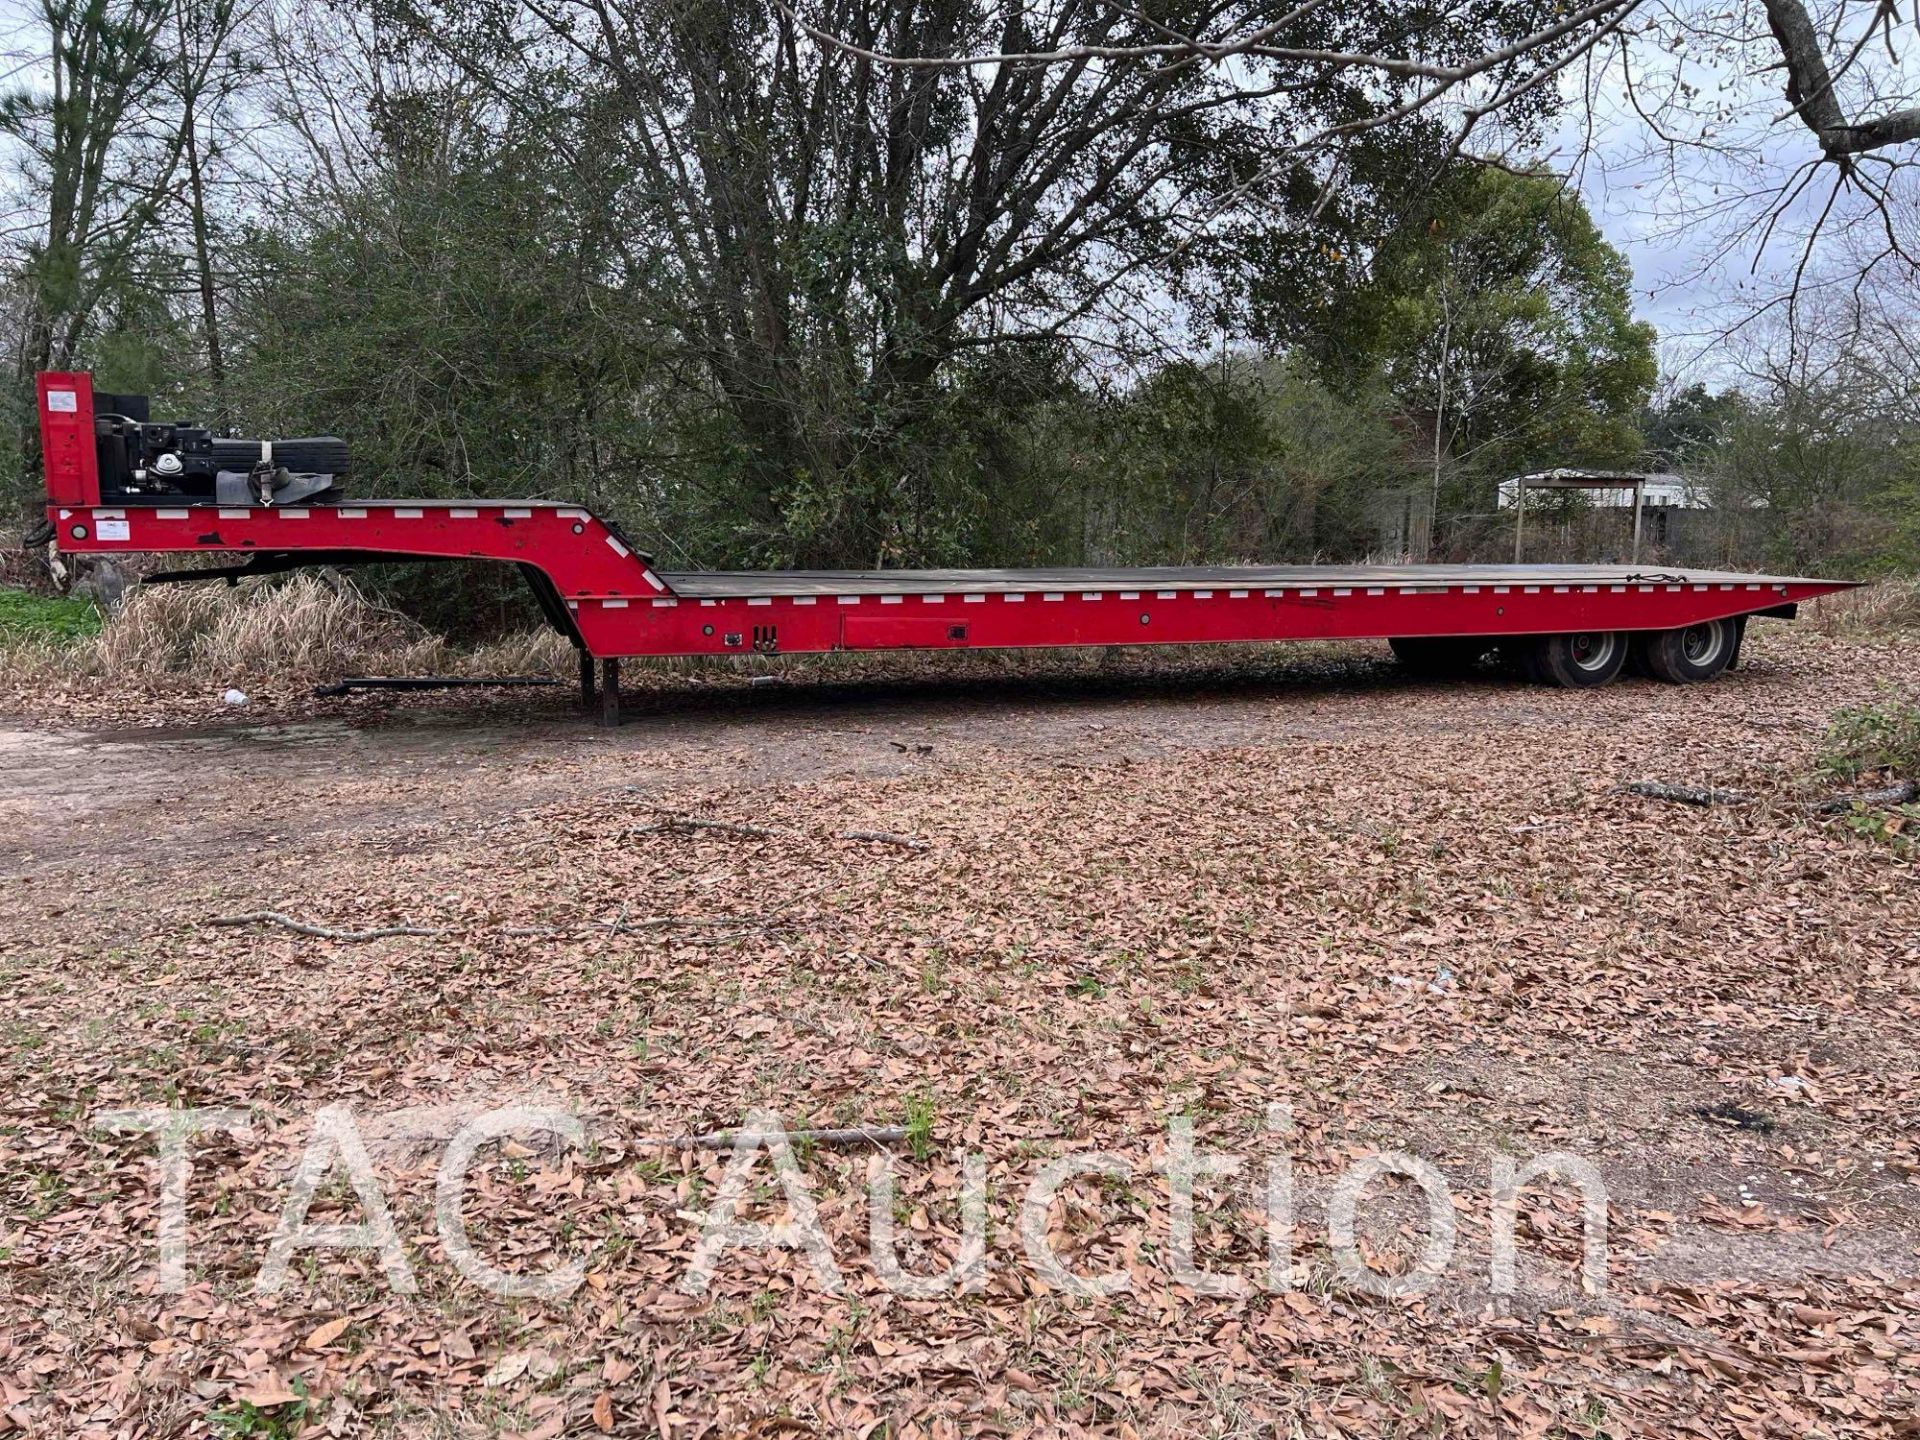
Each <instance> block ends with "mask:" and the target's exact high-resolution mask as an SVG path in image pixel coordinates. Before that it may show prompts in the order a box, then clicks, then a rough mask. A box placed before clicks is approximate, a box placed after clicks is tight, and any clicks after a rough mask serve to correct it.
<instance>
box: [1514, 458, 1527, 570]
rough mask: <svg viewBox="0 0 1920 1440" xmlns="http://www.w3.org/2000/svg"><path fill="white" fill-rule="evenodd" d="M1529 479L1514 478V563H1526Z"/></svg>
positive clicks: (1518, 476) (1522, 477)
mask: <svg viewBox="0 0 1920 1440" xmlns="http://www.w3.org/2000/svg"><path fill="white" fill-rule="evenodd" d="M1526 529H1527V477H1526V476H1524V475H1516V476H1514V477H1513V563H1514V564H1516V565H1523V564H1525V563H1526V551H1525V546H1526Z"/></svg>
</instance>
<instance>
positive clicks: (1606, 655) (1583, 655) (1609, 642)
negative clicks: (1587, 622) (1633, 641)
mask: <svg viewBox="0 0 1920 1440" xmlns="http://www.w3.org/2000/svg"><path fill="white" fill-rule="evenodd" d="M1619 648H1620V637H1619V636H1618V635H1615V634H1614V633H1613V632H1612V631H1611V630H1583V631H1581V632H1579V633H1578V634H1575V635H1570V636H1568V637H1567V654H1568V656H1569V658H1571V659H1572V661H1573V664H1574V667H1575V668H1576V669H1579V670H1604V669H1606V668H1607V667H1608V666H1609V665H1611V664H1612V663H1613V657H1614V652H1615V651H1617V650H1618V649H1619Z"/></svg>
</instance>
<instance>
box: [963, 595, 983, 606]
mask: <svg viewBox="0 0 1920 1440" xmlns="http://www.w3.org/2000/svg"><path fill="white" fill-rule="evenodd" d="M960 598H961V600H963V601H964V602H966V603H967V604H969V605H984V604H986V603H987V597H986V596H984V595H962V596H961V597H960Z"/></svg>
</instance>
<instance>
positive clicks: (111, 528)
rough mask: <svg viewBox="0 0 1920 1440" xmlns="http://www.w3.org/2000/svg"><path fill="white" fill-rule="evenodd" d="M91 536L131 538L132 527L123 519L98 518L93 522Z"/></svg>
mask: <svg viewBox="0 0 1920 1440" xmlns="http://www.w3.org/2000/svg"><path fill="white" fill-rule="evenodd" d="M93 538H94V539H96V540H131V539H133V528H132V526H131V525H130V524H129V523H128V522H127V521H125V520H99V521H95V522H94V526H93Z"/></svg>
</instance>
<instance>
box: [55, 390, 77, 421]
mask: <svg viewBox="0 0 1920 1440" xmlns="http://www.w3.org/2000/svg"><path fill="white" fill-rule="evenodd" d="M47 409H48V410H51V411H53V412H54V413H55V414H59V415H76V414H78V413H79V411H80V396H79V394H78V393H77V392H75V391H72V390H49V391H47Z"/></svg>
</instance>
